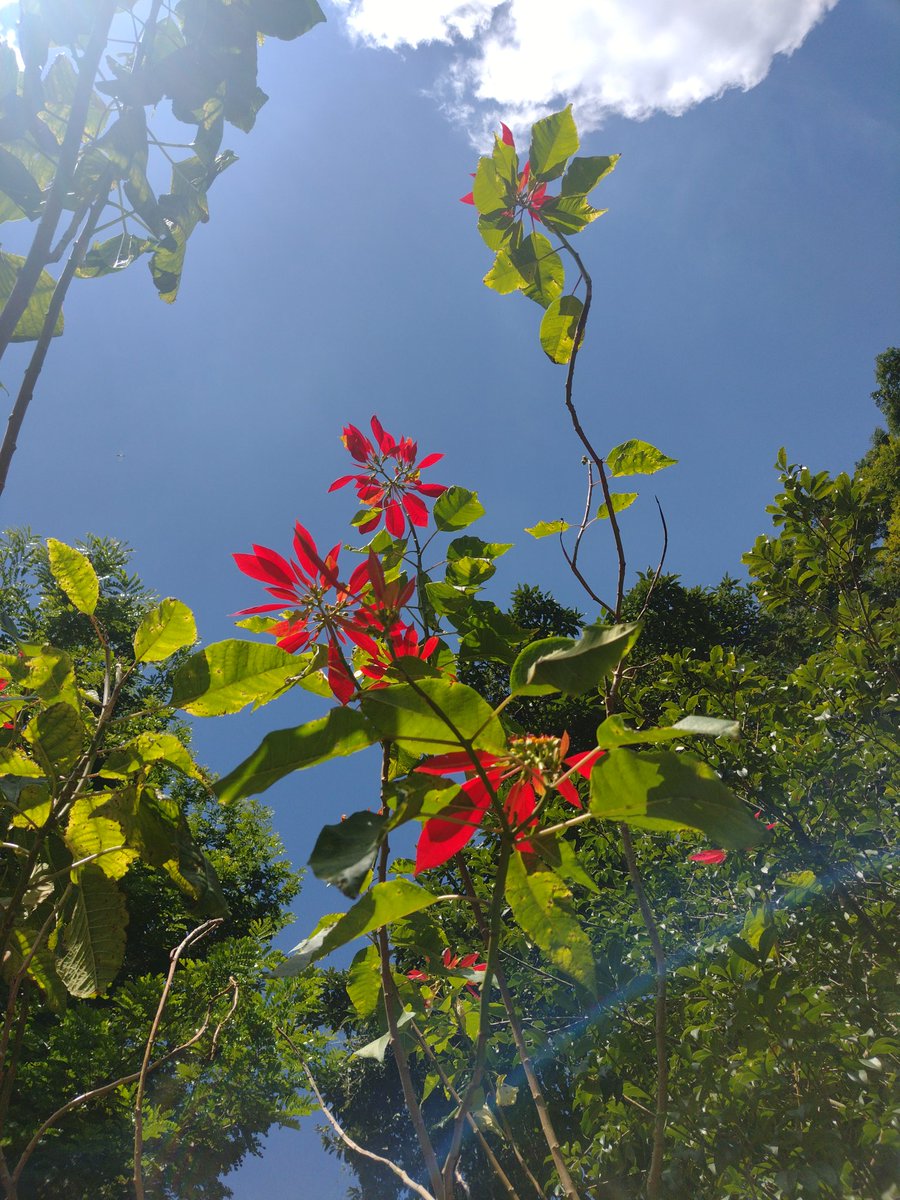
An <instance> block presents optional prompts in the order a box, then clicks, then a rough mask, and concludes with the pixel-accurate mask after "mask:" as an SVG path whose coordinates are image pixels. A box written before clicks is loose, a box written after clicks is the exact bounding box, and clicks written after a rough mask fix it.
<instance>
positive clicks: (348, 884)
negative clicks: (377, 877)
mask: <svg viewBox="0 0 900 1200" xmlns="http://www.w3.org/2000/svg"><path fill="white" fill-rule="evenodd" d="M388 828H389V823H388V818H387V817H384V816H381V815H380V814H378V813H372V812H355V813H351V814H350V816H349V817H345V818H344V819H343V820H342V821H341V822H340V824H338V825H323V827H322V832H321V833H320V834H319V836H318V838H317V839H316V844H315V846H314V847H313V852H312V854H311V855H310V858H309V865H310V867H312V871H313V874H314V875H315V876H316V878H317V879H321V880H323V881H324V882H325V883H332V884H334V886H335V887H336V888H338V889H339V891H342V892H343V893H344V895H345V896H349V897H350V899H351V900H355V899H356V897H357V896H358V895H359V889H360V887H361V886H362V884H363V881H364V880H365V878H366V876H367V875H368V874H369V872H370V871H371V869H372V866H373V864H374V862H375V855H376V854H377V853H378V847H379V846H380V845H381V843H382V842H383V841H384V839H385V836H386V835H387V832H388Z"/></svg>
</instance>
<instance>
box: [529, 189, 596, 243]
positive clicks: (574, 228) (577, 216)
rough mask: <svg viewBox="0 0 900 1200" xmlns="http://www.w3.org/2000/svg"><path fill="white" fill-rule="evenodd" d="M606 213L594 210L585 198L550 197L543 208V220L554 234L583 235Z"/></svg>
mask: <svg viewBox="0 0 900 1200" xmlns="http://www.w3.org/2000/svg"><path fill="white" fill-rule="evenodd" d="M606 211H607V210H606V209H605V208H592V207H591V205H590V204H588V202H587V200H585V198H584V196H550V197H548V199H547V201H546V203H545V204H544V205H543V207H542V208H541V220H542V221H543V223H544V224H545V225H546V226H547V228H548V229H549V230H550V231H551V232H553V233H562V234H573V233H581V231H582V229H584V228H585V227H586V226H588V225H590V223H591V222H592V221H596V220H597V218H598V217H602V216H603V214H604V213H605V212H606Z"/></svg>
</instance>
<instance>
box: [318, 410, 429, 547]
mask: <svg viewBox="0 0 900 1200" xmlns="http://www.w3.org/2000/svg"><path fill="white" fill-rule="evenodd" d="M371 425H372V433H373V435H374V437H375V444H374V445H373V443H372V442H371V441H370V440H369V438H367V437H366V435H365V434H364V433H362V432H361V431H360V430H359V429H357V428H356V426H355V425H347V426H346V427H345V429H344V434H343V438H342V440H343V443H344V445H345V446H346V447H347V449H348V450H349V451H350V454H351V455H352V456H353V458H355V459H356V461H357V462H358V463H359V464H360V466H363V467H365V468H366V470H365V471H364V472H361V473H359V474H356V475H342V476H341V477H340V479H336V480H335V481H334V483H333V484H332V485H331V487H330V488H329V489H328V490H329V491H330V492H333V491H335V490H336V489H337V488H342V487H345V486H346V485H347V484H348V483H353V484H355V486H356V495H357V498H358V499H359V501H360V503H361V504H362V505H363V506H364V508H363V512H364V514H365V516H364V519H363V520H362V521H360V522H359V531H360V533H371V532H372V531H373V530H374V529H377V528H378V526H379V525H380V524H381V518H382V516H383V517H384V524H385V528H386V529H387V531H388V533H389V534H391V536H392V537H402V536H403V534H404V532H405V531H406V521H407V518H408V519H409V523H410V525H417V526H420V527H422V526H425V525H427V524H428V509H427V508H426V506H425V503H424V501H423V500H422V499H421V497H422V496H428V497H430V498H434V497H437V496H440V495H442V494H443V493H444V492H445V491H446V490H447V488H446V485H445V484H442V483H422V482H421V480H420V479H419V473H420V471H424V470H425V469H426V468H427V467H433V466H434V464H435V463H437V462H440V460H441V459H442V458H443V457H444V456H443V454H427V455H426V456H425V457H424V458H423V459H422V461H421V462H419V463H417V462H416V458H417V456H418V446H417V445H416V443H415V442H414V441H412V439H411V438H407V437H402V438H400V440H399V441H398V440H397V439H396V438H395V437H394V436H393V434H390V433H387V432H386V430H385V429H384V428H382V425H381V422H380V421H379V420H378V418H377V417H373V418H372V421H371ZM416 493H418V495H417V494H416ZM366 510H371V512H370V513H369V512H366Z"/></svg>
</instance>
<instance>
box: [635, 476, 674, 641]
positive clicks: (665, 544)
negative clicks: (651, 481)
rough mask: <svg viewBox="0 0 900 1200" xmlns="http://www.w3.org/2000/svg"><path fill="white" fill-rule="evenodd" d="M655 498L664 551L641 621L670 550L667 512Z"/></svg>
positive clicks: (661, 554) (648, 591) (641, 613)
mask: <svg viewBox="0 0 900 1200" xmlns="http://www.w3.org/2000/svg"><path fill="white" fill-rule="evenodd" d="M653 499H654V500H655V501H656V507H657V508H658V509H659V519H660V521H662V528H663V544H662V551H661V552H660V556H659V562H658V563H657V565H656V570H655V571H654V572H653V579H652V580H651V581H650V587H649V588H648V589H647V595H646V596H645V597H644V603H643V604H642V605H641V611H640V612H639V613H638V618H637V619H638V620H639V621H640V620H641V618H642V617H643V616H644V614H645V613H646V611H647V609H648V608H649V607H650V598H651V596H652V595H653V593H654V591H655V590H656V585H657V584H658V583H659V577H660V575H662V569H663V564H664V563H665V561H666V554H667V553H668V550H669V527H668V525H667V524H666V514H665V513H664V512H663V510H662V505H661V504H660V502H659V497H658V496H654V497H653Z"/></svg>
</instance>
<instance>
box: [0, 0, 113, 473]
mask: <svg viewBox="0 0 900 1200" xmlns="http://www.w3.org/2000/svg"><path fill="white" fill-rule="evenodd" d="M117 3H118V0H102V3H101V5H100V7H99V9H98V12H97V16H96V19H95V21H94V28H93V30H92V32H91V37H90V41H89V42H88V44H87V47H86V48H85V51H84V54H83V55H82V56H81V60H80V61H79V64H78V82H77V83H76V85H75V93H74V95H73V97H72V106H71V109H70V110H69V120H68V122H67V124H66V132H65V136H64V137H63V141H62V146H61V147H60V151H59V161H58V163H57V167H56V173H55V174H54V176H53V184H52V185H51V188H50V194H49V196H48V197H47V201H46V204H45V205H44V211H43V213H42V215H41V219H40V222H39V223H38V227H37V230H36V231H35V235H34V240H33V241H32V243H31V249H30V250H29V251H28V257H27V258H26V259H25V262H24V263H23V264H22V269H21V270H20V271H19V274H18V276H17V278H16V282H15V284H14V285H13V289H12V292H11V293H10V296H9V299H8V300H7V302H6V304H5V305H4V307H3V311H2V313H0V358H2V357H3V355H4V354H5V353H6V349H7V347H8V346H9V343H10V342H11V341H12V337H13V334H14V333H15V330H16V326H17V325H18V323H19V321H20V319H21V317H22V314H23V313H24V312H25V309H26V308H27V307H28V304H29V302H30V300H31V297H32V295H33V294H34V289H35V288H36V287H37V283H38V280H39V279H40V277H41V272H42V271H43V269H44V267H45V266H46V265H47V262H48V261H49V256H50V252H51V251H50V248H51V245H52V242H53V235H54V234H55V232H56V227H57V225H58V224H59V218H60V216H61V215H62V210H63V203H64V202H65V198H66V196H67V194H68V192H69V190H70V188H71V185H72V177H73V173H74V170H75V164H76V162H77V161H78V152H79V150H80V149H81V139H82V137H83V136H84V126H85V122H86V120H87V115H88V111H89V108H90V103H91V95H92V93H93V90H94V79H95V77H96V75H97V69H98V67H99V65H100V59H101V57H102V56H103V51H104V50H105V48H106V42H107V38H108V37H109V27H110V24H111V23H112V19H113V14H114V13H115V11H116V7H117ZM54 294H55V293H54ZM0 490H2V489H0Z"/></svg>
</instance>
